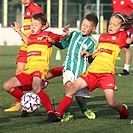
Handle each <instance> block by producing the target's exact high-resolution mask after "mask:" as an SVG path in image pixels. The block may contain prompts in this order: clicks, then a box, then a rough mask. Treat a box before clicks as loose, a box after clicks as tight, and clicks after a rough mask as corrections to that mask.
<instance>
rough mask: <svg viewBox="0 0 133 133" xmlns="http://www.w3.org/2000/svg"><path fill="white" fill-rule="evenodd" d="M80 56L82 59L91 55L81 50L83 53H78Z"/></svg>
mask: <svg viewBox="0 0 133 133" xmlns="http://www.w3.org/2000/svg"><path fill="white" fill-rule="evenodd" d="M80 55H81V56H84V57H89V56H91V53H89V52H88V51H86V50H83V51H81V52H80Z"/></svg>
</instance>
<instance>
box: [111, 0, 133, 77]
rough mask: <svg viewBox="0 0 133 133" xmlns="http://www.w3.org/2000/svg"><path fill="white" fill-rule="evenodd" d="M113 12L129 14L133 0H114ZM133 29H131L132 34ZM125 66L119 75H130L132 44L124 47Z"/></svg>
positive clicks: (132, 7) (132, 9)
mask: <svg viewBox="0 0 133 133" xmlns="http://www.w3.org/2000/svg"><path fill="white" fill-rule="evenodd" d="M112 8H113V12H114V13H116V12H122V13H124V14H126V15H128V16H130V15H131V14H132V11H133V1H132V0H112ZM132 32H133V29H131V34H132ZM123 50H124V55H125V56H124V67H123V71H122V72H121V73H119V76H127V75H129V68H130V64H131V59H132V52H131V50H130V45H126V46H125V47H124V48H123Z"/></svg>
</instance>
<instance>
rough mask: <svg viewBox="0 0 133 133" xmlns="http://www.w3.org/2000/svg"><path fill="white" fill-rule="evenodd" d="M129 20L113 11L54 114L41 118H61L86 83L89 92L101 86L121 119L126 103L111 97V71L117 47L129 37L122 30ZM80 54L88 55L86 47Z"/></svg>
mask: <svg viewBox="0 0 133 133" xmlns="http://www.w3.org/2000/svg"><path fill="white" fill-rule="evenodd" d="M132 22H133V19H131V18H130V17H128V16H127V15H125V14H122V13H115V14H113V15H112V16H111V18H110V21H109V26H108V34H102V35H101V36H100V38H99V44H98V48H97V56H96V57H95V58H94V60H93V62H92V63H91V65H90V66H89V67H88V69H87V71H85V72H84V73H83V74H82V75H80V76H79V77H78V79H77V80H76V81H75V82H74V84H73V85H71V86H70V87H69V89H68V91H67V93H66V96H65V97H64V98H63V99H62V100H61V102H60V104H59V106H58V108H57V109H56V111H55V114H53V115H51V117H49V118H48V119H47V120H45V122H59V121H61V118H62V116H63V113H64V111H65V110H66V109H67V108H68V107H69V106H70V104H71V102H72V98H73V96H74V94H75V93H76V92H77V91H79V90H82V89H83V88H85V87H87V86H88V91H90V92H91V91H93V90H95V89H96V88H101V89H102V90H103V91H104V93H105V97H106V101H107V103H108V105H109V106H110V107H111V108H114V109H115V110H116V111H118V112H119V114H120V118H121V119H126V118H127V117H128V116H129V115H130V113H129V111H128V109H127V108H126V106H124V105H123V104H121V103H119V102H118V101H117V100H116V98H115V95H114V86H115V78H114V72H115V62H116V59H117V57H118V55H119V53H120V51H121V49H122V48H123V47H124V46H125V45H126V44H130V43H131V41H132V38H129V36H128V34H127V32H126V30H127V29H129V28H130V27H131V24H132ZM83 54H86V56H88V55H91V54H90V53H88V52H86V51H84V52H82V55H83ZM95 54H96V52H95ZM93 57H94V55H93V54H92V58H93Z"/></svg>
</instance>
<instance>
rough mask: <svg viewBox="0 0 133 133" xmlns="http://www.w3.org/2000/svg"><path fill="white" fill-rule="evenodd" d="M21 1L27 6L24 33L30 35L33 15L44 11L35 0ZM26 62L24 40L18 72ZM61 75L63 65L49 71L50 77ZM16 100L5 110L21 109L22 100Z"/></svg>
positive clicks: (18, 58) (17, 60) (17, 61)
mask: <svg viewBox="0 0 133 133" xmlns="http://www.w3.org/2000/svg"><path fill="white" fill-rule="evenodd" d="M21 2H22V4H23V5H24V6H25V12H24V21H23V28H24V34H26V35H27V36H28V35H29V34H30V32H31V30H30V23H31V22H30V21H31V16H32V15H33V14H36V13H43V10H42V8H41V7H40V6H38V5H37V4H36V3H35V2H34V1H33V0H21ZM48 27H49V23H48V21H47V22H46V28H48ZM50 54H51V53H50ZM26 62H27V44H25V43H24V42H23V41H22V46H21V48H20V51H19V53H18V57H17V59H16V64H17V68H16V74H18V73H20V72H22V71H24V69H25V65H26ZM60 75H62V67H56V68H53V69H51V70H50V71H49V74H48V79H51V78H54V77H56V76H60ZM48 83H49V82H48V81H47V82H42V87H43V88H45V87H47V85H48ZM15 101H16V103H15V105H13V106H12V107H10V108H7V109H5V110H4V111H6V112H11V111H19V110H21V106H20V100H19V99H15Z"/></svg>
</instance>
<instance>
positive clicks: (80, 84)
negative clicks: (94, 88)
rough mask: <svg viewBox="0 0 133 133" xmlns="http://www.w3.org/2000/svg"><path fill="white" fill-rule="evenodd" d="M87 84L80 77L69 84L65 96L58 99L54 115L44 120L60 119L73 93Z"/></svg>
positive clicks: (56, 120)
mask: <svg viewBox="0 0 133 133" xmlns="http://www.w3.org/2000/svg"><path fill="white" fill-rule="evenodd" d="M86 86H87V83H86V82H85V81H84V80H83V79H82V78H80V77H79V78H78V79H77V80H76V81H75V82H74V84H73V85H71V86H70V88H69V89H68V91H67V94H66V96H65V97H64V98H63V99H62V100H61V101H60V104H59V106H58V107H57V110H56V112H55V115H54V116H52V117H49V118H48V119H47V120H45V122H58V121H61V118H62V116H63V114H64V112H65V110H66V109H67V108H68V107H69V106H70V104H71V103H72V98H73V96H74V94H75V93H76V92H77V91H79V90H81V89H82V88H85V87H86Z"/></svg>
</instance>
